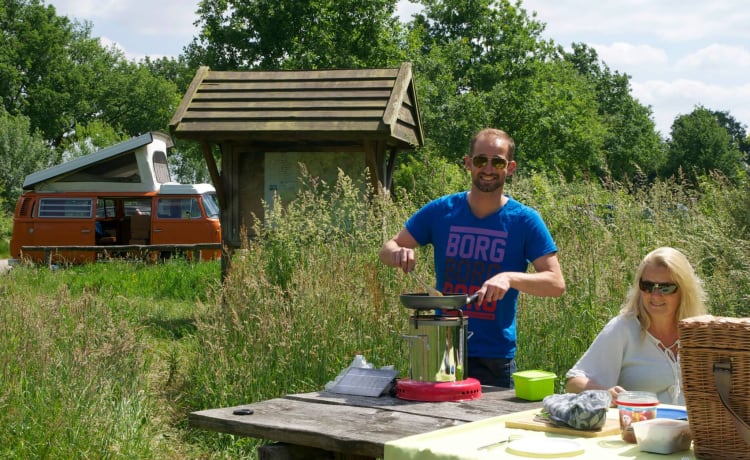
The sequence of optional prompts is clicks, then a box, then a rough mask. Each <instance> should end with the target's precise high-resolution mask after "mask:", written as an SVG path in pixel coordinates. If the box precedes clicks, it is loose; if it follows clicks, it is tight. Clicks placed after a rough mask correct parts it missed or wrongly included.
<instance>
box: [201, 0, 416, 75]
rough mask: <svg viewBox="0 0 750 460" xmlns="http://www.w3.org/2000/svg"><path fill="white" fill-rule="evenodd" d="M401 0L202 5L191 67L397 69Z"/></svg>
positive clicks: (209, 1) (205, 1)
mask: <svg viewBox="0 0 750 460" xmlns="http://www.w3.org/2000/svg"><path fill="white" fill-rule="evenodd" d="M395 5H396V0H370V1H367V2H363V1H361V0H315V1H310V0H286V1H283V2H279V1H277V0H250V1H248V0H202V1H201V2H200V4H199V7H198V15H199V17H200V18H199V20H198V24H199V27H200V29H201V30H200V33H199V36H198V37H196V38H195V39H194V40H193V42H192V43H191V44H190V45H189V46H188V47H187V48H186V56H187V59H188V61H189V62H190V64H191V66H193V67H197V66H198V65H208V66H210V67H211V68H212V69H215V70H243V69H258V70H277V69H320V68H362V67H383V66H393V65H396V64H398V63H400V61H401V60H402V58H401V55H400V54H399V48H398V46H397V44H398V40H397V36H398V34H399V33H400V23H399V21H398V19H397V18H396V17H395V15H394V12H395Z"/></svg>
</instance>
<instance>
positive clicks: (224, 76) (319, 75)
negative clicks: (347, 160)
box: [211, 68, 399, 81]
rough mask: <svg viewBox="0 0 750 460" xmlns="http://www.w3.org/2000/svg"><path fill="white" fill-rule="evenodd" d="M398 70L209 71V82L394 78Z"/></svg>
mask: <svg viewBox="0 0 750 460" xmlns="http://www.w3.org/2000/svg"><path fill="white" fill-rule="evenodd" d="M398 72H399V69H397V68H385V69H332V70H312V71H311V70H283V71H257V70H249V71H221V70H214V71H211V80H239V81H245V80H330V79H341V78H346V79H362V78H364V79H373V78H390V79H393V78H396V75H397V74H398Z"/></svg>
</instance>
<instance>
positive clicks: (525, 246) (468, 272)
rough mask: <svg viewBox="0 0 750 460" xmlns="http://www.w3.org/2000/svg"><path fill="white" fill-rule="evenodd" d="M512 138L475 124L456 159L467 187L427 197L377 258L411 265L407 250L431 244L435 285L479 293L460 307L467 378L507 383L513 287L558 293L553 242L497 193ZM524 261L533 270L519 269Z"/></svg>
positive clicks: (510, 166) (539, 224) (533, 215)
mask: <svg viewBox="0 0 750 460" xmlns="http://www.w3.org/2000/svg"><path fill="white" fill-rule="evenodd" d="M514 150H515V143H514V141H513V139H512V138H511V137H510V136H509V135H508V134H507V133H506V132H504V131H501V130H498V129H490V128H488V129H483V130H482V131H479V132H478V133H477V134H476V135H475V136H474V137H473V138H472V140H471V145H470V154H469V155H467V156H466V157H465V158H464V162H465V164H466V168H467V169H468V170H469V171H470V172H471V190H469V191H467V192H460V193H455V194H452V195H447V196H443V197H440V198H438V199H436V200H433V201H431V202H430V203H427V204H426V205H425V206H424V207H422V208H421V209H420V210H419V211H417V212H416V213H415V214H414V215H413V216H411V217H410V218H409V220H407V221H406V225H405V228H404V229H402V230H401V231H400V232H398V233H397V234H396V236H394V237H393V238H392V239H390V240H388V241H387V242H386V243H385V244H383V247H382V248H381V249H380V254H379V256H380V260H381V261H382V262H383V263H384V264H386V265H389V266H392V267H400V268H401V269H402V270H403V271H404V272H410V271H412V270H413V269H414V266H415V264H416V260H415V257H414V248H416V247H417V246H423V245H426V244H432V245H433V247H434V254H435V272H436V275H437V288H438V290H440V291H442V292H444V293H446V294H447V293H453V294H469V295H470V294H473V293H474V292H478V293H479V297H478V298H477V301H476V302H475V303H474V304H471V305H467V306H466V308H464V316H465V317H468V318H469V322H468V329H469V340H468V372H467V374H468V376H470V377H474V378H476V379H478V380H479V381H480V382H481V383H482V384H483V385H495V386H501V387H507V388H512V387H513V381H512V378H511V374H512V373H513V372H515V359H514V358H515V353H516V300H517V299H518V293H519V292H525V293H528V294H532V295H537V296H552V297H558V296H560V295H562V293H563V292H565V280H564V279H563V275H562V271H561V270H560V264H559V262H558V260H557V246H556V245H555V242H554V240H553V239H552V236H551V235H550V233H549V230H548V229H547V226H546V225H545V223H544V221H543V220H542V218H541V216H540V215H539V213H538V212H537V211H536V210H535V209H533V208H530V207H528V206H525V205H523V204H521V203H519V202H518V201H516V200H514V199H513V198H511V197H510V196H508V195H504V194H503V186H504V185H505V179H506V177H508V176H510V175H512V174H513V172H514V171H515V170H516V162H515V161H514V160H513V153H514ZM529 263H531V264H532V265H533V266H534V272H533V273H527V268H528V265H529Z"/></svg>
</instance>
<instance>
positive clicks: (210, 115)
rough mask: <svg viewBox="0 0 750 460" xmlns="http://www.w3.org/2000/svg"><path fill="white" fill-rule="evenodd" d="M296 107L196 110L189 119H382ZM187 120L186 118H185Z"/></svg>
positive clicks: (378, 112) (363, 112) (378, 113)
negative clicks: (288, 108)
mask: <svg viewBox="0 0 750 460" xmlns="http://www.w3.org/2000/svg"><path fill="white" fill-rule="evenodd" d="M300 109H301V108H300V107H298V108H296V109H294V110H268V109H262V108H259V109H257V110H256V107H252V106H250V107H248V106H245V107H243V108H242V109H241V110H240V109H237V108H235V109H234V110H232V111H224V110H222V111H218V110H217V111H208V110H196V111H191V112H190V115H189V118H190V120H191V121H197V120H243V119H256V118H259V119H261V120H267V119H277V120H283V119H291V120H294V121H295V122H303V121H305V120H316V119H323V118H324V119H326V123H332V122H336V121H337V120H336V119H339V120H342V121H344V122H345V123H352V122H355V123H356V122H357V121H358V120H361V119H375V120H378V121H380V120H381V118H382V117H383V110H382V109H369V110H368V109H360V108H353V109H350V110H321V109H315V110H312V109H310V108H308V109H304V108H302V110H300ZM186 118H187V117H186Z"/></svg>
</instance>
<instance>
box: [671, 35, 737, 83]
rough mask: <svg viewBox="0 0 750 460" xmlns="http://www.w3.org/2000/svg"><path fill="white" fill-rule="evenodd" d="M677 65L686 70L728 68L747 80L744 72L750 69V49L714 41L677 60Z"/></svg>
mask: <svg viewBox="0 0 750 460" xmlns="http://www.w3.org/2000/svg"><path fill="white" fill-rule="evenodd" d="M677 66H678V67H680V68H682V69H684V70H689V69H698V70H714V71H715V70H716V69H717V68H726V69H731V71H732V72H733V73H735V74H736V75H738V76H742V78H743V79H744V80H747V77H746V76H745V75H742V74H743V69H744V70H747V69H750V51H748V49H747V48H744V47H741V46H729V45H723V44H719V43H712V44H710V45H708V46H705V47H703V48H701V49H699V50H696V51H694V52H692V53H690V54H688V55H687V56H685V57H683V58H682V59H680V60H679V61H678V62H677Z"/></svg>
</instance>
